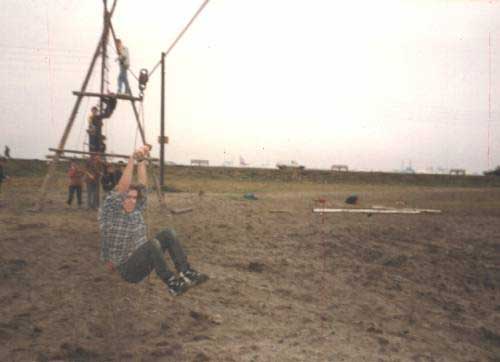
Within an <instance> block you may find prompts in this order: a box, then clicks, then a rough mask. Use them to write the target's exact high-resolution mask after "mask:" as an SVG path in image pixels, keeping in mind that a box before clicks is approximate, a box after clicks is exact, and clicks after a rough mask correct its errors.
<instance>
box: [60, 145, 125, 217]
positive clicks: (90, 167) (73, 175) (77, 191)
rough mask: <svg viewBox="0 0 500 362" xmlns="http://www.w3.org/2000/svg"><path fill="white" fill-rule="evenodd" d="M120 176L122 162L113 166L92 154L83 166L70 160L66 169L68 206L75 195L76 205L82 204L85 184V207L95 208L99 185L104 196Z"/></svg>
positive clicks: (96, 206) (97, 203) (97, 206)
mask: <svg viewBox="0 0 500 362" xmlns="http://www.w3.org/2000/svg"><path fill="white" fill-rule="evenodd" d="M121 176H122V164H120V163H119V164H118V165H117V166H115V165H114V164H112V163H106V162H104V161H102V160H101V158H100V156H99V155H92V156H91V157H90V158H89V159H88V160H87V161H86V163H85V165H84V166H83V167H80V166H79V165H78V164H77V163H76V161H71V162H70V166H69V169H68V179H69V185H68V200H67V204H68V206H71V205H72V203H73V199H74V197H75V195H76V202H77V205H78V207H81V206H82V190H83V184H85V186H86V191H87V207H88V208H89V209H93V210H97V209H98V208H99V203H100V202H99V201H100V200H99V199H100V197H99V194H100V186H102V190H103V192H104V193H103V195H104V197H106V195H107V194H109V193H110V192H111V191H112V190H113V189H114V188H115V186H116V185H117V184H118V182H119V181H120V178H121ZM104 197H103V198H104Z"/></svg>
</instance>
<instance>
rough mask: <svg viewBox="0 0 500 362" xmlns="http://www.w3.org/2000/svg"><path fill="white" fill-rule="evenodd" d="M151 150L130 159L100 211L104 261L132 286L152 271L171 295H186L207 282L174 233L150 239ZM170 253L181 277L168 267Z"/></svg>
mask: <svg viewBox="0 0 500 362" xmlns="http://www.w3.org/2000/svg"><path fill="white" fill-rule="evenodd" d="M149 150H150V147H147V146H145V147H143V148H140V149H138V150H137V151H136V152H135V153H134V154H133V155H132V156H131V157H130V158H129V160H128V163H127V166H126V167H125V170H124V171H123V175H122V177H121V179H120V181H119V182H118V185H117V187H116V190H115V191H112V192H111V193H110V194H109V196H108V197H107V198H106V200H105V201H104V204H103V206H102V208H101V209H100V210H99V216H98V220H99V229H100V232H101V260H102V261H104V262H105V263H106V266H107V267H108V269H109V270H117V271H118V272H119V274H120V276H121V277H122V278H123V279H124V280H125V281H127V282H129V283H138V282H140V281H141V280H143V279H144V278H145V277H146V276H147V275H149V274H150V273H151V271H153V270H154V271H155V272H156V274H157V275H158V277H159V278H160V279H161V280H162V281H163V282H164V283H165V285H166V286H167V289H168V291H169V292H170V293H171V294H172V295H179V294H182V293H184V292H185V291H186V290H187V289H188V287H189V286H190V285H197V284H201V283H203V282H205V281H206V280H208V276H207V275H205V274H201V273H199V272H198V271H196V270H195V269H193V268H192V267H191V266H190V265H189V263H188V260H187V257H186V254H185V252H184V249H183V247H182V246H181V243H180V242H179V240H178V239H177V236H176V234H175V231H173V230H172V229H164V230H162V231H160V232H159V233H158V234H156V236H155V237H154V238H153V239H150V240H148V238H147V226H146V223H145V221H144V212H145V209H146V204H147V189H146V188H147V172H146V161H145V159H144V158H145V157H146V156H147V155H148V152H149ZM134 161H136V162H137V175H138V180H139V184H132V177H133V173H134ZM166 251H168V253H169V254H170V257H171V258H172V260H173V263H174V265H175V269H176V271H177V272H178V276H177V275H176V274H174V273H173V272H172V271H171V270H170V269H169V268H168V266H167V263H166V261H165V258H164V253H165V252H166Z"/></svg>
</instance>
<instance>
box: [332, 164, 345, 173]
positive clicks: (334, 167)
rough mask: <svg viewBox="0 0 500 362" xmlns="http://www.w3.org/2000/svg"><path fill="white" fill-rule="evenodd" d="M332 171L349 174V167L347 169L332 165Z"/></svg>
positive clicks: (343, 166)
mask: <svg viewBox="0 0 500 362" xmlns="http://www.w3.org/2000/svg"><path fill="white" fill-rule="evenodd" d="M331 170H332V171H344V172H347V171H349V167H347V165H332V167H331Z"/></svg>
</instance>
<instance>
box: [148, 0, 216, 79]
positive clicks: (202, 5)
mask: <svg viewBox="0 0 500 362" xmlns="http://www.w3.org/2000/svg"><path fill="white" fill-rule="evenodd" d="M209 1H210V0H205V1H204V2H203V4H201V6H200V8H199V9H198V11H196V13H195V14H194V15H193V17H192V18H191V20H189V22H188V23H187V25H186V26H185V27H184V29H182V31H181V32H180V33H179V35H177V38H175V40H174V42H173V43H172V44H171V45H170V47H169V48H168V49H167V51H166V52H165V57H167V55H168V53H170V51H171V50H172V49H173V48H174V46H175V45H176V44H177V42H178V41H179V40H180V39H181V38H182V36H183V35H184V33H185V32H186V31H187V30H188V28H189V27H190V26H191V24H192V23H193V22H194V20H195V19H196V17H197V16H198V15H199V14H200V13H201V12H202V10H203V9H204V8H205V6H206V5H207V4H208V2H209ZM160 64H161V60H160V61H159V62H158V63H156V65H155V66H154V67H153V69H152V70H151V71H150V72H149V76H150V77H151V76H152V75H153V73H154V72H155V70H156V69H157V68H158V67H159V65H160Z"/></svg>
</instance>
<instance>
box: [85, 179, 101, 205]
mask: <svg viewBox="0 0 500 362" xmlns="http://www.w3.org/2000/svg"><path fill="white" fill-rule="evenodd" d="M97 187H98V183H97V182H87V207H88V208H90V209H97V208H98V207H99V198H98V196H97Z"/></svg>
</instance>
